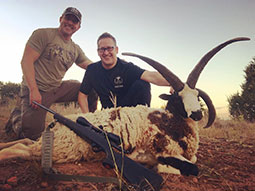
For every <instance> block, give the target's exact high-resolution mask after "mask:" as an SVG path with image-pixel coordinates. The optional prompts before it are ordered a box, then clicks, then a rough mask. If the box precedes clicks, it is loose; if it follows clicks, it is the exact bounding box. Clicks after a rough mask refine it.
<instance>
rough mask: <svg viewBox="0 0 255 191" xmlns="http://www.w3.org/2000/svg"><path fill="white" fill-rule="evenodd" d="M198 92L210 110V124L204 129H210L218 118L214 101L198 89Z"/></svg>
mask: <svg viewBox="0 0 255 191" xmlns="http://www.w3.org/2000/svg"><path fill="white" fill-rule="evenodd" d="M196 89H197V88H196ZM197 90H198V92H199V96H200V97H201V98H202V99H203V100H204V102H205V104H206V106H207V108H208V122H207V124H206V126H205V127H204V128H208V127H210V126H211V125H212V124H213V122H214V120H215V118H216V111H215V108H214V106H213V103H212V100H211V99H210V97H209V96H208V95H207V94H206V93H205V92H204V91H202V90H200V89H197Z"/></svg>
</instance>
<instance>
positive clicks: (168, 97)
mask: <svg viewBox="0 0 255 191" xmlns="http://www.w3.org/2000/svg"><path fill="white" fill-rule="evenodd" d="M159 97H160V98H161V99H163V100H169V99H170V97H171V95H169V94H161V95H159Z"/></svg>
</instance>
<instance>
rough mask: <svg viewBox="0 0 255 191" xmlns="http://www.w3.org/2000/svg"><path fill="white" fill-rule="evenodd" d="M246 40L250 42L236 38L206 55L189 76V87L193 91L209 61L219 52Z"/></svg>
mask: <svg viewBox="0 0 255 191" xmlns="http://www.w3.org/2000/svg"><path fill="white" fill-rule="evenodd" d="M244 40H250V38H246V37H240V38H234V39H231V40H228V41H226V42H224V43H222V44H220V45H218V46H217V47H215V48H214V49H212V50H211V51H210V52H208V53H207V54H206V55H204V57H203V58H202V59H201V60H200V61H199V62H198V64H197V65H196V66H195V68H194V69H193V70H192V72H191V73H190V74H189V77H188V79H187V84H188V85H189V87H190V88H192V89H194V88H195V86H196V83H197V80H198V78H199V75H200V73H201V72H202V70H203V69H204V67H205V66H206V64H207V63H208V61H209V60H210V59H211V58H212V57H213V56H214V55H215V54H216V53H217V52H219V51H220V50H221V49H222V48H224V47H225V46H227V45H229V44H231V43H233V42H237V41H244Z"/></svg>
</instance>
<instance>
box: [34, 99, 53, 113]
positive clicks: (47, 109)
mask: <svg viewBox="0 0 255 191" xmlns="http://www.w3.org/2000/svg"><path fill="white" fill-rule="evenodd" d="M33 103H34V104H35V105H38V106H39V107H41V108H42V109H45V110H46V111H48V112H50V113H52V114H54V115H55V114H56V112H55V111H53V110H51V109H49V108H47V107H45V106H44V105H42V104H40V103H37V102H36V101H33Z"/></svg>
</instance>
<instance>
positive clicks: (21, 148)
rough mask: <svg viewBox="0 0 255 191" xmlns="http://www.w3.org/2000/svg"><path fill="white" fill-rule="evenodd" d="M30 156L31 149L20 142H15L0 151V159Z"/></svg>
mask: <svg viewBox="0 0 255 191" xmlns="http://www.w3.org/2000/svg"><path fill="white" fill-rule="evenodd" d="M30 156H31V149H30V148H29V147H28V146H26V145H24V144H22V143H17V144H15V145H13V146H11V147H8V148H5V149H2V150H1V151H0V161H2V160H5V159H11V158H17V157H20V158H29V157H30Z"/></svg>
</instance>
